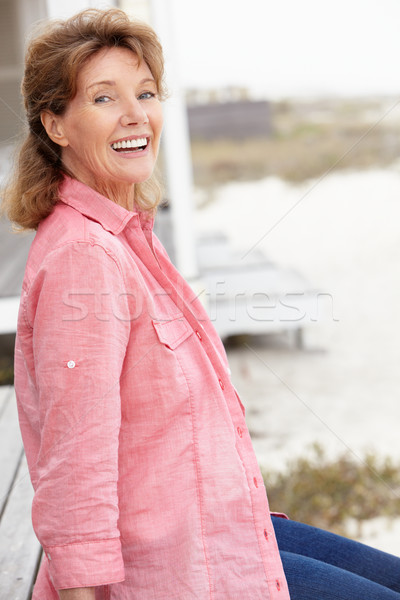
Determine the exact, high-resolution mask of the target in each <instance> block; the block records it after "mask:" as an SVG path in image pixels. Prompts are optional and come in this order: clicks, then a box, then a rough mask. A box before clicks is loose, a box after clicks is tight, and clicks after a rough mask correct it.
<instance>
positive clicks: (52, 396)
mask: <svg viewBox="0 0 400 600" xmlns="http://www.w3.org/2000/svg"><path fill="white" fill-rule="evenodd" d="M126 298H127V295H126V293H125V289H124V280H123V276H122V273H121V270H120V268H119V266H118V263H117V261H116V259H115V258H114V257H113V255H112V254H110V252H108V251H106V250H105V249H104V248H102V247H101V246H99V245H96V244H91V243H89V242H86V241H85V242H73V243H67V244H65V245H63V246H61V247H60V248H57V249H55V250H54V251H53V252H52V253H51V254H50V255H49V256H48V257H47V259H46V260H45V261H44V263H43V264H42V266H41V268H40V269H39V271H38V272H37V275H36V277H35V280H34V281H33V283H32V285H31V288H30V290H29V293H28V294H27V297H26V310H25V318H26V320H27V323H29V326H30V327H31V328H32V332H33V352H34V357H33V358H34V360H33V364H34V366H35V372H34V374H33V380H34V381H35V386H36V389H37V398H38V403H39V421H40V422H39V428H40V449H39V454H38V460H37V464H36V469H35V471H36V474H37V481H36V482H35V496H34V501H33V506H32V519H33V525H34V529H35V532H36V534H37V536H38V539H39V540H40V542H41V544H42V546H43V548H44V551H45V553H46V556H47V559H48V561H49V569H50V575H51V578H52V580H53V584H54V586H55V587H56V588H57V589H62V588H69V587H84V586H97V585H104V584H107V583H114V582H118V581H122V580H123V579H124V568H123V561H122V555H121V545H120V540H119V531H118V514H119V513H118V438H119V431H120V423H121V405H120V377H121V371H122V366H123V363H124V358H125V353H126V347H127V343H128V340H129V335H130V321H129V318H128V315H129V309H128V307H127V306H126Z"/></svg>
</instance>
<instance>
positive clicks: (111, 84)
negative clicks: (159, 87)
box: [86, 77, 155, 90]
mask: <svg viewBox="0 0 400 600" xmlns="http://www.w3.org/2000/svg"><path fill="white" fill-rule="evenodd" d="M144 83H155V80H154V79H153V78H152V77H146V78H145V79H142V80H141V81H139V85H143V84H144ZM96 85H108V86H115V85H116V83H115V81H112V80H105V81H94V82H93V83H91V84H90V85H88V86H87V88H86V89H87V90H89V89H90V88H92V87H94V86H96Z"/></svg>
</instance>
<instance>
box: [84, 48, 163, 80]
mask: <svg viewBox="0 0 400 600" xmlns="http://www.w3.org/2000/svg"><path fill="white" fill-rule="evenodd" d="M117 75H119V76H122V77H125V76H126V77H129V76H130V75H132V76H138V77H141V76H146V77H148V78H151V79H153V77H152V75H151V71H150V69H149V67H148V66H147V64H146V63H145V61H144V60H142V61H140V60H139V57H138V56H137V54H135V53H134V52H133V51H132V50H129V49H128V48H119V47H116V48H114V47H113V48H103V49H102V50H99V51H98V52H96V54H94V55H93V56H91V57H90V58H89V59H88V60H87V62H86V63H85V64H84V65H83V67H82V69H81V70H80V71H79V73H78V78H77V84H78V87H84V88H87V87H90V86H91V85H92V84H94V83H95V82H96V81H100V80H102V81H107V80H111V79H114V78H115V77H116V76H117ZM99 78H100V79H99Z"/></svg>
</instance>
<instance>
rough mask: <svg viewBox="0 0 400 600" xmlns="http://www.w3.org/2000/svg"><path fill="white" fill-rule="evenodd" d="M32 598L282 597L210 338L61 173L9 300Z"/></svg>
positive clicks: (222, 362)
mask: <svg viewBox="0 0 400 600" xmlns="http://www.w3.org/2000/svg"><path fill="white" fill-rule="evenodd" d="M15 389H16V395H17V402H18V410H19V419H20V426H21V431H22V436H23V440H24V445H25V450H26V455H27V459H28V464H29V469H30V475H31V479H32V484H33V487H34V491H35V495H34V500H33V506H32V520H33V526H34V529H35V532H36V535H37V537H38V539H39V540H40V543H41V544H42V546H43V549H44V552H45V558H44V560H43V562H42V566H41V569H40V572H39V576H38V580H37V583H36V586H35V590H34V594H33V598H34V599H36V600H53V599H54V600H55V599H57V598H58V593H57V590H58V589H65V588H72V587H86V586H97V587H96V599H97V600H172V599H174V600H175V599H179V600H268V599H270V600H288V599H289V592H288V588H287V584H286V580H285V576H284V572H283V569H282V564H281V560H280V556H279V552H278V548H277V543H276V539H275V534H274V530H273V526H272V523H271V518H270V513H269V508H268V502H267V496H266V493H265V488H264V484H263V480H262V476H261V474H260V470H259V467H258V464H257V460H256V457H255V455H254V452H253V448H252V444H251V440H250V436H249V433H248V430H247V427H246V423H245V417H244V409H243V406H242V404H241V403H240V400H239V398H238V396H237V394H236V392H235V389H234V387H233V386H232V383H231V381H230V377H229V368H228V363H227V359H226V355H225V352H224V348H223V345H222V343H221V341H220V339H219V338H218V335H217V334H216V332H215V330H214V328H213V326H212V324H211V323H210V321H209V319H208V317H207V315H206V313H205V311H204V308H203V307H202V305H201V303H200V302H199V300H198V299H197V298H196V297H195V294H194V292H193V291H192V289H191V288H190V287H189V286H188V284H187V283H186V282H185V281H184V280H183V278H182V277H181V276H180V275H179V273H178V272H177V271H176V269H175V268H174V267H173V265H172V264H171V262H170V261H169V259H168V257H167V255H166V253H165V250H164V249H163V248H162V246H161V244H160V242H159V241H158V240H157V238H156V237H155V236H154V234H153V232H152V222H151V221H150V220H149V219H148V218H146V216H145V215H144V214H142V213H137V212H129V211H127V210H125V209H124V208H122V207H120V206H118V205H116V204H115V203H113V202H111V201H110V200H108V199H107V198H105V197H104V196H102V195H100V194H98V193H96V192H95V191H94V190H92V189H91V188H89V187H87V186H85V185H84V184H82V183H80V182H78V181H76V180H73V179H70V178H66V179H65V180H64V182H63V184H62V186H61V189H60V201H59V202H58V203H57V205H56V206H55V208H54V210H53V212H52V213H51V215H50V216H49V217H47V218H46V219H45V220H44V221H43V222H42V223H41V224H40V226H39V228H38V232H37V234H36V237H35V239H34V242H33V244H32V248H31V251H30V254H29V258H28V263H27V267H26V273H25V278H24V283H23V290H22V296H21V306H20V312H19V322H18V332H17V343H16V355H15Z"/></svg>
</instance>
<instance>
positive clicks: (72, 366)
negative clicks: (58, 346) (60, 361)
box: [67, 360, 75, 369]
mask: <svg viewBox="0 0 400 600" xmlns="http://www.w3.org/2000/svg"><path fill="white" fill-rule="evenodd" d="M67 367H68V369H73V368H74V367H75V361H74V360H69V361H68V362H67Z"/></svg>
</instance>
